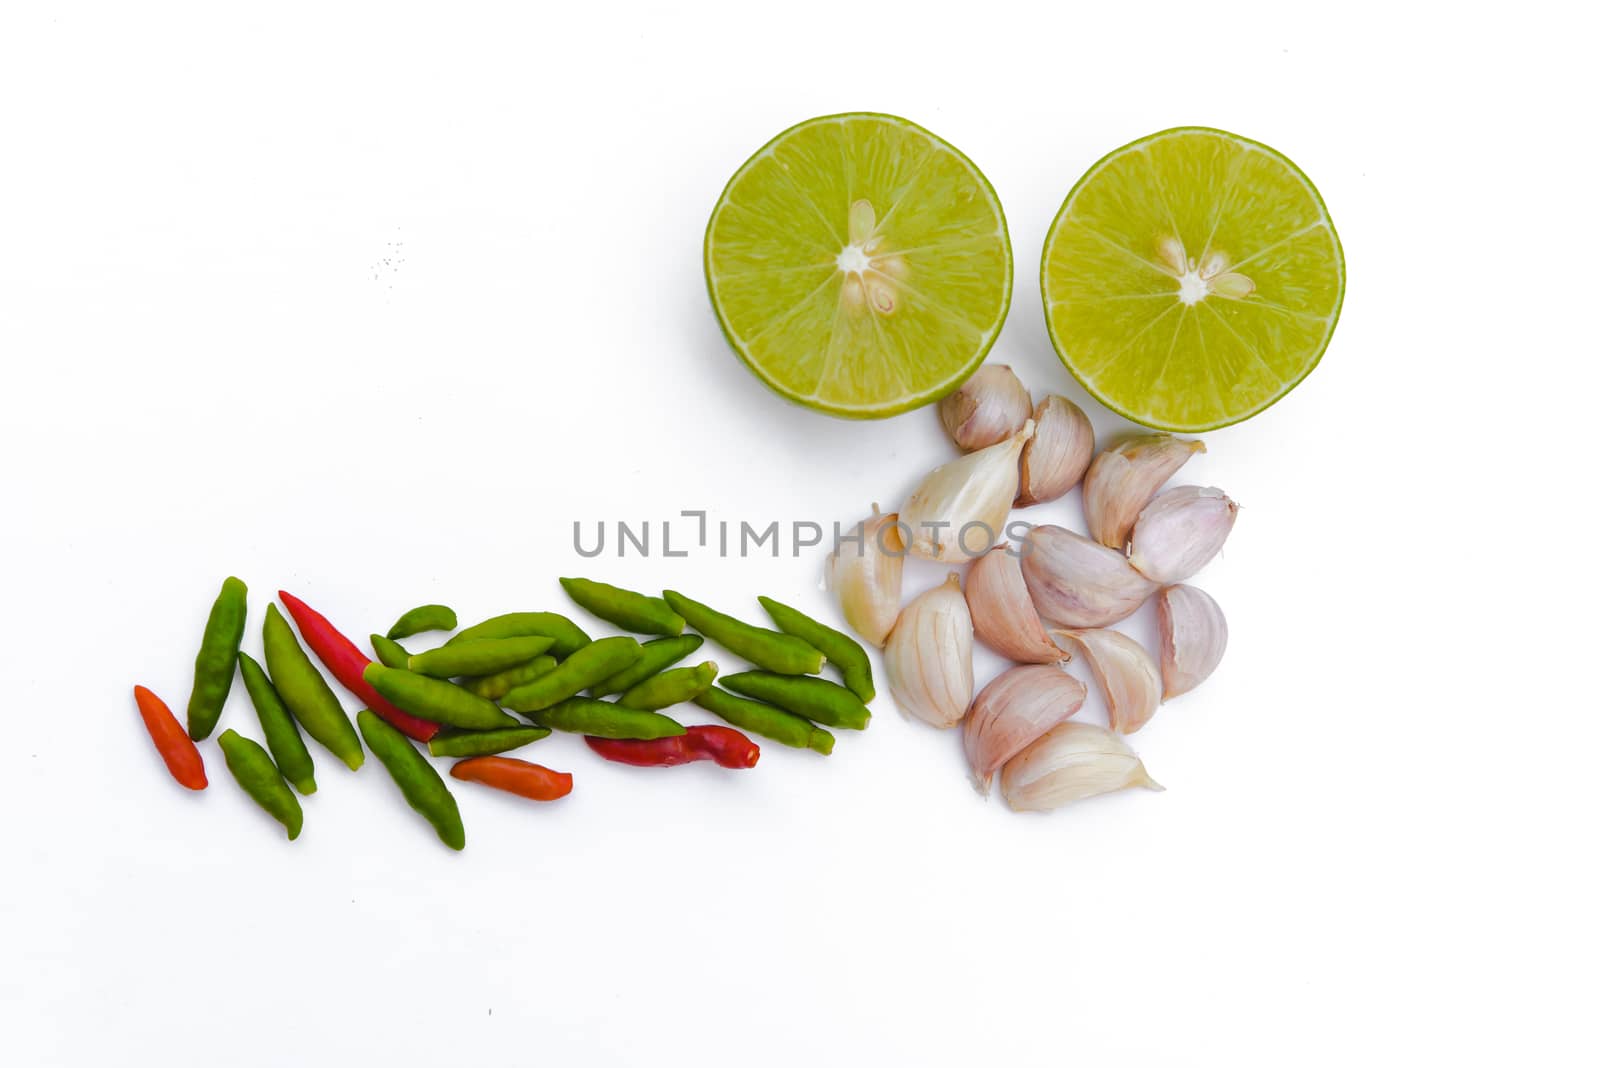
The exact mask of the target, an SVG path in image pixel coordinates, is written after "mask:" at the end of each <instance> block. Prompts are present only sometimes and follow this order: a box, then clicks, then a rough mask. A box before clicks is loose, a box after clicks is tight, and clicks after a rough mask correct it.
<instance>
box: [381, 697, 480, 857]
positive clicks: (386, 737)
mask: <svg viewBox="0 0 1600 1068" xmlns="http://www.w3.org/2000/svg"><path fill="white" fill-rule="evenodd" d="M440 685H443V686H448V685H450V684H449V683H441V684H440ZM356 722H357V723H359V724H360V725H361V737H363V738H365V739H366V740H367V746H368V748H370V749H371V750H372V755H373V756H375V757H377V758H378V763H380V764H382V765H383V767H384V770H386V771H387V772H388V773H389V777H390V778H391V779H393V780H394V784H395V785H396V786H398V787H400V793H401V795H402V796H404V797H405V799H406V804H408V805H410V806H411V807H412V808H413V809H415V810H416V811H417V812H418V813H420V814H421V816H422V818H423V819H425V820H427V821H428V822H429V823H431V824H433V829H434V830H435V831H436V832H438V835H439V841H441V842H443V843H444V844H445V845H447V846H449V847H450V848H451V849H464V848H466V845H467V832H466V831H465V830H464V829H463V828H462V826H461V810H460V809H459V808H457V807H456V799H455V798H454V797H452V796H451V794H450V788H449V787H448V786H446V785H445V784H444V780H443V779H441V778H440V777H439V773H438V772H437V771H434V770H433V765H432V764H429V763H428V760H427V758H426V757H424V756H423V755H422V754H421V753H419V752H417V749H416V746H414V745H412V744H411V742H410V740H409V739H407V738H406V736H405V735H404V734H401V733H400V732H399V731H397V730H395V729H394V728H393V727H391V726H390V725H389V724H388V723H386V722H384V721H383V720H382V719H380V718H378V717H377V716H375V715H373V714H372V713H371V712H370V711H368V710H367V709H365V708H363V709H362V710H361V711H360V712H358V713H356Z"/></svg>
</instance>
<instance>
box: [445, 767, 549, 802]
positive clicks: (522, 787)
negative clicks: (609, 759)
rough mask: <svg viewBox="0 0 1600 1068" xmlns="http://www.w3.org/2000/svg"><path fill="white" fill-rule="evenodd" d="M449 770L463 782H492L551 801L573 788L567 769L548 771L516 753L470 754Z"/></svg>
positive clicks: (519, 795) (499, 787) (536, 799)
mask: <svg viewBox="0 0 1600 1068" xmlns="http://www.w3.org/2000/svg"><path fill="white" fill-rule="evenodd" d="M450 774H451V775H452V776H454V777H455V778H457V779H461V780H464V781H466V782H475V783H478V784H480V785H483V786H492V787H494V788H495V789H496V790H504V791H506V793H510V794H516V795H517V796H518V797H526V798H529V799H531V800H533V801H554V800H556V799H557V798H561V797H566V796H567V795H568V794H570V793H571V792H572V774H571V773H570V772H565V771H551V770H550V769H549V768H547V767H544V766H543V765H540V764H530V763H528V762H527V761H526V760H518V759H516V758H515V757H497V756H481V757H473V758H472V759H471V760H463V761H460V762H459V763H457V764H456V765H455V766H454V767H452V768H451V769H450Z"/></svg>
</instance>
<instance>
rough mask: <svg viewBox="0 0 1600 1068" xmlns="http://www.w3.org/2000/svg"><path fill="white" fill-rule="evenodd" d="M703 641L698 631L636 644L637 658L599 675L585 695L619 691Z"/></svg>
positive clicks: (671, 661)
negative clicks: (612, 672) (604, 675)
mask: <svg viewBox="0 0 1600 1068" xmlns="http://www.w3.org/2000/svg"><path fill="white" fill-rule="evenodd" d="M704 643H705V639H704V638H702V637H700V635H698V634H685V635H683V636H682V637H680V638H657V639H656V640H655V641H649V642H645V643H644V644H643V645H641V646H640V647H639V649H640V654H639V659H637V660H635V661H634V662H633V663H632V664H630V665H629V666H628V667H625V668H623V669H622V670H621V671H619V672H617V673H616V674H615V675H613V676H611V677H610V678H609V679H602V680H601V681H600V682H598V683H596V684H595V685H593V686H591V687H589V696H591V697H605V696H607V695H608V694H614V693H622V692H623V691H624V690H626V689H628V688H629V687H630V686H633V685H635V684H637V683H640V682H643V681H644V680H645V679H648V678H649V677H650V676H651V675H654V674H655V673H656V672H658V671H660V670H661V669H662V668H666V667H671V666H672V665H673V664H676V663H677V662H678V661H680V660H682V659H683V658H684V657H686V656H688V655H689V654H690V653H692V652H694V651H695V650H696V649H698V648H700V646H701V645H703V644H704Z"/></svg>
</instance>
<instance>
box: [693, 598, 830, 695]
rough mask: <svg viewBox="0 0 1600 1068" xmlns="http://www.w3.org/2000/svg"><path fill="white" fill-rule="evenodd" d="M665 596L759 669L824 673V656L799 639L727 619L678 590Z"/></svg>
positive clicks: (708, 633) (697, 627)
mask: <svg viewBox="0 0 1600 1068" xmlns="http://www.w3.org/2000/svg"><path fill="white" fill-rule="evenodd" d="M662 596H663V597H665V598H666V600H667V603H668V604H669V605H671V606H672V609H673V611H675V612H677V613H678V614H679V615H680V616H682V617H683V618H684V619H686V620H688V622H689V625H690V626H691V627H693V628H694V629H695V630H697V631H699V632H700V633H701V634H704V635H705V636H706V637H707V638H710V639H711V640H712V641H714V642H716V643H717V644H718V645H720V646H722V647H723V648H724V649H727V650H728V651H729V652H731V653H734V654H736V655H738V656H742V657H744V658H745V659H746V660H748V661H750V663H752V664H755V665H756V666H757V667H763V668H766V669H767V670H768V671H775V672H778V673H779V674H782V675H814V674H816V673H817V672H819V671H821V670H822V662H823V660H822V654H821V653H819V652H818V651H817V650H815V649H813V648H812V647H811V646H809V645H807V644H806V643H805V642H803V641H801V640H800V639H799V638H796V637H794V636H792V635H789V634H780V633H778V632H777V631H775V630H767V629H766V628H764V627H757V626H753V625H751V624H749V623H746V622H744V620H742V619H735V618H733V617H732V616H725V615H723V614H722V613H721V612H718V611H716V610H715V609H713V608H710V607H708V606H706V605H703V604H701V603H700V602H699V601H691V600H689V598H687V597H685V596H684V595H683V594H681V593H679V592H677V591H676V590H667V591H665V592H664V593H663V594H662Z"/></svg>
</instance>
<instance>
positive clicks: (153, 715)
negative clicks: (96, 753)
mask: <svg viewBox="0 0 1600 1068" xmlns="http://www.w3.org/2000/svg"><path fill="white" fill-rule="evenodd" d="M133 699H134V701H136V702H137V703H138V705H139V715H140V716H142V717H144V729H145V730H147V731H149V732H150V740H151V741H153V742H155V743H156V752H158V753H160V754H161V759H162V760H164V761H166V762H167V770H168V771H170V772H172V777H173V778H174V779H177V780H178V782H179V783H180V784H181V785H183V786H187V787H188V788H189V789H191V790H204V789H205V788H206V763H205V761H204V760H201V759H200V750H199V749H197V748H196V747H195V744H194V741H193V740H192V739H191V738H190V737H189V732H188V731H186V730H184V728H183V724H181V723H179V722H178V717H177V716H174V715H173V714H172V709H170V708H168V707H167V703H166V702H165V701H163V700H162V699H161V698H159V697H157V696H156V695H155V694H153V693H151V692H150V691H149V690H147V689H145V688H144V687H143V686H135V687H134V688H133Z"/></svg>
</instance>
